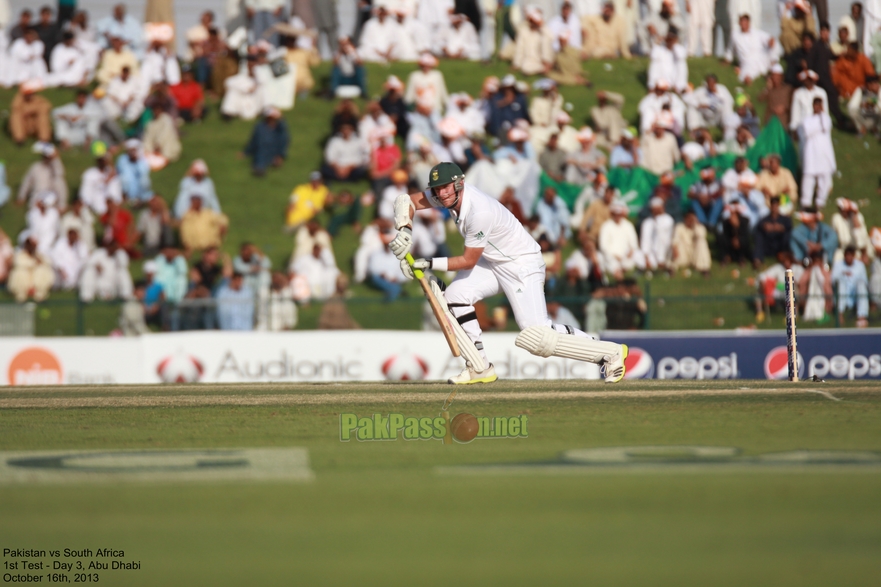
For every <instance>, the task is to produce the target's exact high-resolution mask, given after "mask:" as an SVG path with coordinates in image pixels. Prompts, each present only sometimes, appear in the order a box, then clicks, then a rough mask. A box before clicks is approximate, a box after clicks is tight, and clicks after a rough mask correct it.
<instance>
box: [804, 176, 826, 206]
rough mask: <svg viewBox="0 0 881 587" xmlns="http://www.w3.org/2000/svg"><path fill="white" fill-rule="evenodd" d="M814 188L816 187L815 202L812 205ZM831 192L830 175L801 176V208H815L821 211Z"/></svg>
mask: <svg viewBox="0 0 881 587" xmlns="http://www.w3.org/2000/svg"><path fill="white" fill-rule="evenodd" d="M814 186H817V201H816V203H814ZM831 191H832V174H831V173H805V174H803V175H802V176H801V206H802V208H806V207H810V206H812V205H814V206H816V208H817V210H822V209H823V206H825V205H826V200H828V199H829V192H831Z"/></svg>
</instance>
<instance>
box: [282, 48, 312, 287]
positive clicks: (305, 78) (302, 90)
mask: <svg viewBox="0 0 881 587" xmlns="http://www.w3.org/2000/svg"><path fill="white" fill-rule="evenodd" d="M297 41H298V37H288V36H286V37H282V45H283V46H284V47H285V49H287V52H286V53H285V57H284V59H285V61H286V62H287V63H288V64H289V65H293V66H295V67H296V74H297V77H296V81H295V84H296V92H297V94H298V95H300V96H301V97H306V96H308V95H309V92H310V91H312V88H314V87H315V78H314V77H312V68H313V67H315V66H317V65H319V64H321V55H319V53H318V50H317V49H316V48H315V47H314V46H310V47H308V48H307V47H305V46H304V47H301V46H299V45H298V43H297ZM278 291H282V290H278Z"/></svg>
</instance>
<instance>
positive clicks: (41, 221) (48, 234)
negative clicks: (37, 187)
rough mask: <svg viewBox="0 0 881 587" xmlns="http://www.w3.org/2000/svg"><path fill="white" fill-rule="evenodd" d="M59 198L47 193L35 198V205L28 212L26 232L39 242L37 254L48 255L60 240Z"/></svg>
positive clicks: (39, 194) (41, 193)
mask: <svg viewBox="0 0 881 587" xmlns="http://www.w3.org/2000/svg"><path fill="white" fill-rule="evenodd" d="M57 206H58V198H57V197H56V196H55V194H54V193H52V192H49V191H45V192H40V193H38V194H37V195H36V196H34V205H33V206H31V209H30V210H28V213H27V215H26V216H25V220H26V221H27V228H26V232H27V233H28V234H30V235H31V236H32V237H33V238H34V239H36V241H37V252H39V253H40V254H42V255H48V254H49V251H51V250H52V245H53V244H55V240H56V239H57V238H58V230H59V228H60V220H61V215H60V214H59V213H58V207H57Z"/></svg>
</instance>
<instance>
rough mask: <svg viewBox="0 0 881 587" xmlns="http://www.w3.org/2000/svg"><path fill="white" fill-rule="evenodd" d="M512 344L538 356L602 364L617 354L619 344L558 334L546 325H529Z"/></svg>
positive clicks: (619, 347)
mask: <svg viewBox="0 0 881 587" xmlns="http://www.w3.org/2000/svg"><path fill="white" fill-rule="evenodd" d="M514 344H515V345H517V346H519V347H520V348H522V349H524V350H526V351H529V352H530V353H532V354H533V355H537V356H539V357H561V358H564V359H575V360H576V361H587V362H588V363H596V364H598V365H599V364H602V363H603V362H604V361H606V360H608V359H610V358H611V357H614V356H615V355H617V354H618V353H619V352H620V350H621V345H619V344H617V343H614V342H607V341H602V340H592V339H590V338H583V337H580V336H572V335H571V334H560V333H559V332H557V331H556V330H554V329H553V328H549V327H547V326H530V327H529V328H526V329H525V330H523V331H522V332H521V333H520V334H518V335H517V340H515V341H514Z"/></svg>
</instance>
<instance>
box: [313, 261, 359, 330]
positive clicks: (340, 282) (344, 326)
mask: <svg viewBox="0 0 881 587" xmlns="http://www.w3.org/2000/svg"><path fill="white" fill-rule="evenodd" d="M347 288H348V280H347V278H346V276H345V275H342V274H340V276H339V277H337V282H336V292H335V293H334V294H333V296H331V297H330V299H328V300H327V301H326V302H324V305H323V306H322V307H321V314H320V315H319V316H318V329H319V330H357V329H359V328H361V325H360V324H358V323H357V322H356V321H355V319H354V318H352V315H351V314H349V309H348V308H346V298H345V294H346V289H347Z"/></svg>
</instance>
